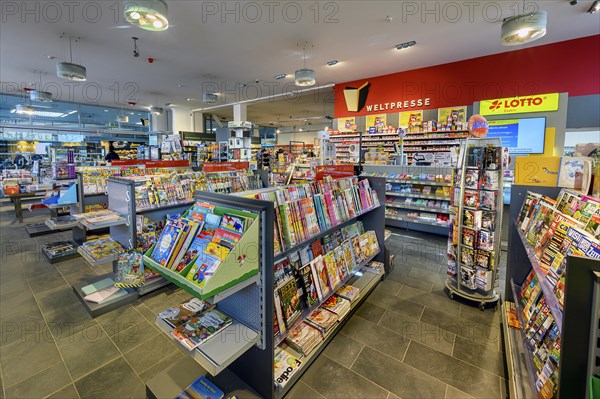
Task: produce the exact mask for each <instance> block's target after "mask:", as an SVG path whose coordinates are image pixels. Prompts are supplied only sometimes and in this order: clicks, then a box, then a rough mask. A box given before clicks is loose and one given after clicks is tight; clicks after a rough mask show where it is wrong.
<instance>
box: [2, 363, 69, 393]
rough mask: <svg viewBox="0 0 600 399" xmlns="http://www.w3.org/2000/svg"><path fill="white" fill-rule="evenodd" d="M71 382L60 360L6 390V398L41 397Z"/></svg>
mask: <svg viewBox="0 0 600 399" xmlns="http://www.w3.org/2000/svg"><path fill="white" fill-rule="evenodd" d="M70 382H71V378H70V377H69V374H68V373H67V369H66V368H65V365H64V364H63V363H62V362H59V363H56V364H55V365H54V366H51V367H50V368H47V369H46V370H43V371H41V372H40V373H38V374H36V375H34V376H31V377H29V378H28V379H26V380H25V381H22V382H20V383H18V384H16V385H13V386H12V387H9V388H8V389H7V390H6V397H7V398H11V399H12V398H14V399H18V398H22V399H31V398H43V397H44V396H47V395H50V394H51V393H53V392H54V391H56V390H58V389H61V388H62V387H64V386H65V385H67V384H69V383H70Z"/></svg>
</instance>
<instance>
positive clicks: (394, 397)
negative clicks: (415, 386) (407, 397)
mask: <svg viewBox="0 0 600 399" xmlns="http://www.w3.org/2000/svg"><path fill="white" fill-rule="evenodd" d="M387 399H402V398H400V396H397V395H394V394H393V393H392V392H390V393H388V397H387Z"/></svg>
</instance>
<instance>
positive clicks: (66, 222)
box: [46, 216, 77, 230]
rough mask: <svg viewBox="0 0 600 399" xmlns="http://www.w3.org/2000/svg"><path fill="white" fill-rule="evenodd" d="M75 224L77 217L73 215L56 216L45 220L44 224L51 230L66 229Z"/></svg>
mask: <svg viewBox="0 0 600 399" xmlns="http://www.w3.org/2000/svg"><path fill="white" fill-rule="evenodd" d="M76 225H77V218H75V216H58V217H55V218H51V219H48V220H46V226H48V227H50V228H51V229H52V230H58V229H66V228H70V227H74V226H76Z"/></svg>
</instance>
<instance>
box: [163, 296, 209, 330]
mask: <svg viewBox="0 0 600 399" xmlns="http://www.w3.org/2000/svg"><path fill="white" fill-rule="evenodd" d="M213 307H214V305H212V304H210V303H208V302H204V301H203V300H201V299H198V298H192V299H190V300H189V301H186V302H182V303H179V304H177V305H175V306H172V307H170V308H169V309H167V310H164V311H162V312H160V313H159V314H158V317H159V318H161V319H162V320H163V321H165V322H166V323H167V324H168V325H170V326H171V327H173V328H176V327H179V326H180V325H182V324H185V323H187V322H188V321H190V320H191V319H192V318H193V317H197V316H198V315H200V314H201V313H202V312H205V311H207V310H210V309H212V308H213Z"/></svg>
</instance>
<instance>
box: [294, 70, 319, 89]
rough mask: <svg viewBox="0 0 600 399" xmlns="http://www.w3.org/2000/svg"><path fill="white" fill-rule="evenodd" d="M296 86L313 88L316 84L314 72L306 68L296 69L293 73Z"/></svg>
mask: <svg viewBox="0 0 600 399" xmlns="http://www.w3.org/2000/svg"><path fill="white" fill-rule="evenodd" d="M295 78H296V86H313V85H314V84H315V83H317V79H316V78H315V71H313V70H312V69H308V68H302V69H298V70H297V71H296V73H295Z"/></svg>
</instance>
